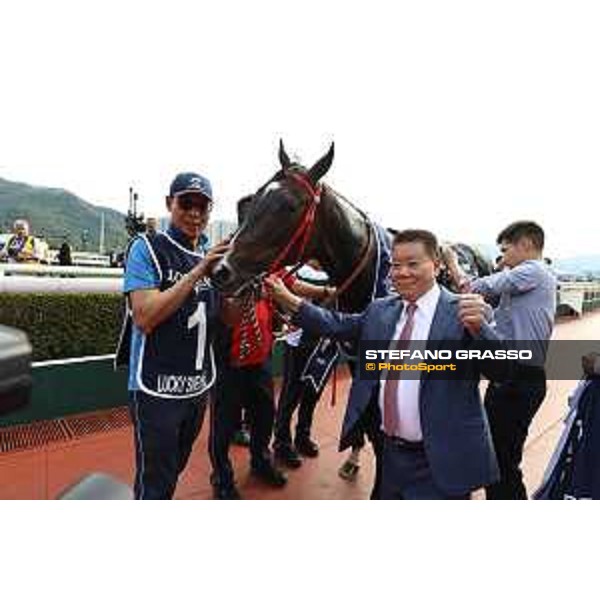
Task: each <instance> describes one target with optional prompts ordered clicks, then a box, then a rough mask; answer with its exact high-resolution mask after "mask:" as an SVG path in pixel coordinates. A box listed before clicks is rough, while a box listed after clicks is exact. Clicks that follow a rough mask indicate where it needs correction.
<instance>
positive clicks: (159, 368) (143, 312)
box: [117, 173, 227, 500]
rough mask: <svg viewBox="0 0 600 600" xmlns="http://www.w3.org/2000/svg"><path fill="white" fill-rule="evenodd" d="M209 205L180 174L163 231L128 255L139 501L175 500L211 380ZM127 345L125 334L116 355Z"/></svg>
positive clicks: (202, 190) (204, 183) (196, 182)
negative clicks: (205, 247)
mask: <svg viewBox="0 0 600 600" xmlns="http://www.w3.org/2000/svg"><path fill="white" fill-rule="evenodd" d="M212 202H213V196H212V189H211V185H210V182H209V180H208V179H206V178H205V177H203V176H202V175H198V174H196V173H181V174H179V175H177V177H175V179H174V180H173V182H172V184H171V188H170V191H169V195H168V196H167V198H166V204H167V208H168V210H169V212H170V213H171V223H170V226H169V228H168V230H167V231H166V232H165V233H160V232H158V233H156V234H155V235H152V236H148V235H145V234H144V235H140V236H139V237H138V238H136V239H135V240H134V241H133V243H132V244H131V246H130V248H129V252H128V256H127V262H126V266H125V280H124V292H125V294H127V297H128V305H129V307H130V310H128V311H127V315H126V323H125V327H124V328H123V331H124V332H126V331H128V330H129V331H130V332H131V337H130V351H129V383H128V388H129V408H130V412H131V417H132V421H133V425H134V443H135V455H136V475H135V485H134V492H135V498H136V499H138V500H150V499H170V498H172V497H173V494H174V492H175V487H176V485H177V479H178V477H179V475H180V473H181V472H182V471H183V469H184V468H185V466H186V464H187V461H188V458H189V456H190V453H191V451H192V446H193V444H194V441H195V440H196V438H197V436H198V433H199V432H200V428H201V425H202V421H203V418H204V412H205V409H206V404H207V397H208V390H209V389H210V388H211V386H212V385H213V383H214V381H215V377H216V372H215V361H214V357H213V350H212V345H211V337H212V335H213V327H214V321H215V320H216V315H217V309H218V303H217V295H216V292H215V290H214V289H213V288H211V287H210V285H209V284H208V283H207V281H206V277H208V276H209V275H210V272H211V269H212V266H213V265H214V264H215V262H216V261H217V260H218V259H220V258H221V256H222V255H223V254H224V253H225V252H226V250H227V246H226V244H221V245H218V246H215V248H213V249H212V250H210V251H209V252H207V253H205V252H204V246H205V244H206V241H207V240H206V237H205V236H204V235H203V231H204V229H205V227H206V225H207V222H208V215H209V212H210V209H211V207H212ZM126 340H127V336H126V335H125V336H124V335H122V337H121V343H120V348H119V350H122V348H124V346H125V345H124V344H123V342H124V341H126ZM117 354H118V355H120V354H121V352H120V351H118V353H117Z"/></svg>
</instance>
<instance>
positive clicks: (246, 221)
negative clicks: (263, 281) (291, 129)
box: [212, 143, 389, 312]
mask: <svg viewBox="0 0 600 600" xmlns="http://www.w3.org/2000/svg"><path fill="white" fill-rule="evenodd" d="M333 156H334V146H333V144H332V145H331V147H330V149H329V151H328V152H327V153H326V154H325V155H324V156H323V157H322V158H320V159H319V160H318V161H317V162H316V163H315V164H314V165H313V166H312V167H310V168H308V169H307V168H305V167H303V166H301V165H299V164H297V163H294V162H292V161H291V160H290V158H289V157H288V155H287V153H286V151H285V148H284V146H283V143H280V147H279V161H280V164H281V169H280V170H279V171H278V172H277V173H275V175H274V176H273V177H272V178H271V179H270V180H269V181H268V182H267V183H266V184H265V185H263V186H262V187H261V188H260V189H259V190H258V191H257V192H256V194H254V195H253V196H252V197H251V199H250V198H246V199H245V202H246V204H247V207H246V214H245V215H244V218H243V221H242V224H241V226H240V228H239V229H238V231H237V232H236V234H235V235H234V237H233V239H232V247H231V249H230V251H229V252H228V253H227V254H226V255H225V257H224V258H223V260H222V261H221V262H220V264H218V265H217V267H216V268H215V271H214V273H213V277H212V280H213V284H214V285H215V286H216V287H217V288H218V289H220V290H221V291H222V292H224V293H226V294H232V295H238V294H242V293H243V292H244V290H246V289H247V288H248V286H249V285H251V284H253V283H256V282H257V281H258V280H259V279H260V278H261V276H263V275H266V274H268V273H273V272H275V271H277V270H278V269H280V268H281V267H284V266H292V265H297V264H303V263H305V262H306V261H307V260H309V259H311V258H312V259H316V260H318V261H319V263H320V264H321V265H322V267H323V269H324V270H325V271H326V272H327V274H328V275H329V278H330V281H331V283H332V285H335V286H336V287H337V288H338V291H339V295H338V298H337V300H338V306H339V308H340V310H343V311H351V312H356V311H359V310H362V309H363V308H364V307H365V306H366V305H367V304H368V303H369V302H370V301H371V299H372V298H373V296H374V295H381V294H377V290H376V288H377V287H378V283H380V281H379V282H378V280H381V279H384V278H385V277H386V275H387V270H388V269H389V261H388V260H387V258H386V257H385V256H384V255H383V254H385V253H383V254H382V252H381V247H382V244H387V245H389V242H388V240H387V239H384V238H386V237H387V234H385V232H384V231H383V229H382V228H380V227H378V226H376V225H375V224H374V223H373V222H371V220H370V219H369V218H368V216H367V215H366V214H365V213H363V212H362V211H361V210H359V209H358V208H356V207H355V206H354V205H353V204H351V203H350V202H349V201H348V200H346V199H345V198H343V196H341V194H339V193H338V192H336V191H335V190H333V189H332V188H331V187H329V186H327V185H325V184H323V183H321V179H322V177H323V176H324V175H325V174H326V173H327V171H328V170H329V168H330V167H331V163H332V162H333Z"/></svg>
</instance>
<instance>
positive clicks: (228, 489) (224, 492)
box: [213, 483, 242, 500]
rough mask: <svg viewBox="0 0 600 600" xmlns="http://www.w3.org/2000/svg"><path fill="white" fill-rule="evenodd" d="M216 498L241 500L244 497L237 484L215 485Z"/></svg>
mask: <svg viewBox="0 0 600 600" xmlns="http://www.w3.org/2000/svg"><path fill="white" fill-rule="evenodd" d="M213 499H214V500H241V499H242V497H241V496H240V493H239V492H238V489H237V488H236V487H235V484H233V483H231V484H229V485H213Z"/></svg>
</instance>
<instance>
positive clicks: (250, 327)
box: [240, 291, 263, 361]
mask: <svg viewBox="0 0 600 600" xmlns="http://www.w3.org/2000/svg"><path fill="white" fill-rule="evenodd" d="M254 296H255V292H253V291H252V292H250V293H249V294H246V295H245V296H244V297H243V298H242V321H241V323H240V361H243V360H244V359H245V358H247V357H248V356H249V355H250V354H251V353H252V351H253V350H254V349H255V348H257V347H260V345H261V344H262V341H263V339H262V333H261V331H260V325H259V323H258V317H257V315H256V301H255V298H254ZM251 334H252V336H251ZM251 337H252V339H250V338H251Z"/></svg>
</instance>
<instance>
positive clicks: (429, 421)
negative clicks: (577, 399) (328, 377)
mask: <svg viewBox="0 0 600 600" xmlns="http://www.w3.org/2000/svg"><path fill="white" fill-rule="evenodd" d="M457 309H458V306H457V303H456V296H455V295H454V294H451V293H450V292H448V291H447V290H446V289H445V288H441V294H440V298H439V302H438V305H437V308H436V311H435V314H434V317H433V321H432V323H431V329H430V331H429V342H428V345H427V347H428V348H430V349H435V347H436V341H438V340H447V341H451V340H456V341H460V340H466V339H469V340H470V341H471V346H472V347H477V343H478V341H480V340H497V339H498V338H497V336H496V334H495V333H494V331H493V330H492V329H491V327H490V326H489V325H487V324H484V325H483V326H482V328H481V333H480V336H479V337H478V338H476V339H474V338H471V336H470V335H469V334H468V333H467V332H466V330H465V329H464V327H463V326H462V324H461V323H460V321H459V319H458V311H457ZM402 310H403V303H402V301H401V300H400V298H399V297H398V296H388V297H386V298H381V299H378V300H375V301H374V302H372V303H371V304H370V305H369V306H368V307H367V309H366V310H365V311H364V312H363V313H360V314H345V313H340V312H335V311H331V310H326V309H323V308H320V307H317V306H315V305H313V304H310V303H309V302H303V303H302V305H301V307H300V309H299V311H298V314H297V315H296V318H295V321H296V322H297V323H298V324H299V325H300V326H301V327H302V328H304V329H307V330H309V331H313V332H315V333H320V334H324V335H327V336H330V337H333V338H336V339H339V340H343V339H352V340H361V341H362V340H391V339H392V337H393V335H394V332H395V329H396V325H397V323H398V320H399V318H400V315H401V313H402ZM498 362H502V361H497V363H498ZM487 364H489V362H488V363H487ZM486 368H487V367H486V363H485V361H481V362H479V363H477V364H475V365H474V368H473V370H472V377H470V378H469V379H460V380H442V379H435V380H433V379H432V378H431V377H428V376H427V374H426V373H422V375H421V385H420V390H419V411H420V416H421V428H422V430H423V442H424V445H425V453H426V455H427V459H428V462H429V465H430V468H431V473H432V477H433V480H434V481H435V483H436V484H437V485H438V486H439V487H440V488H441V489H442V490H444V491H445V492H447V493H448V494H452V495H454V494H456V495H462V494H465V493H468V492H469V491H470V490H473V489H476V488H479V487H482V486H485V485H488V484H490V483H493V482H494V481H496V480H497V479H498V466H497V463H496V456H495V454H494V449H493V446H492V441H491V437H490V432H489V427H488V423H487V419H486V416H485V411H484V409H483V405H482V402H481V396H480V393H479V383H480V373H481V372H484V373H485V371H486ZM493 368H498V367H496V366H494V367H493ZM500 368H504V367H500ZM486 374H487V373H486ZM492 375H493V376H494V378H497V376H498V373H497V371H494V373H493V374H492ZM379 386H380V381H379V380H368V379H361V378H360V377H355V379H354V381H353V383H352V388H351V390H350V397H349V399H348V405H347V408H346V414H345V416H344V424H343V427H342V434H341V438H340V450H343V449H345V448H347V447H348V446H349V439H350V434H351V432H352V431H353V429H354V427H355V426H356V424H357V422H358V420H359V418H360V417H361V415H362V414H363V412H364V411H365V410H366V409H367V406H368V405H369V402H371V401H372V400H375V401H377V398H378V393H379Z"/></svg>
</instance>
